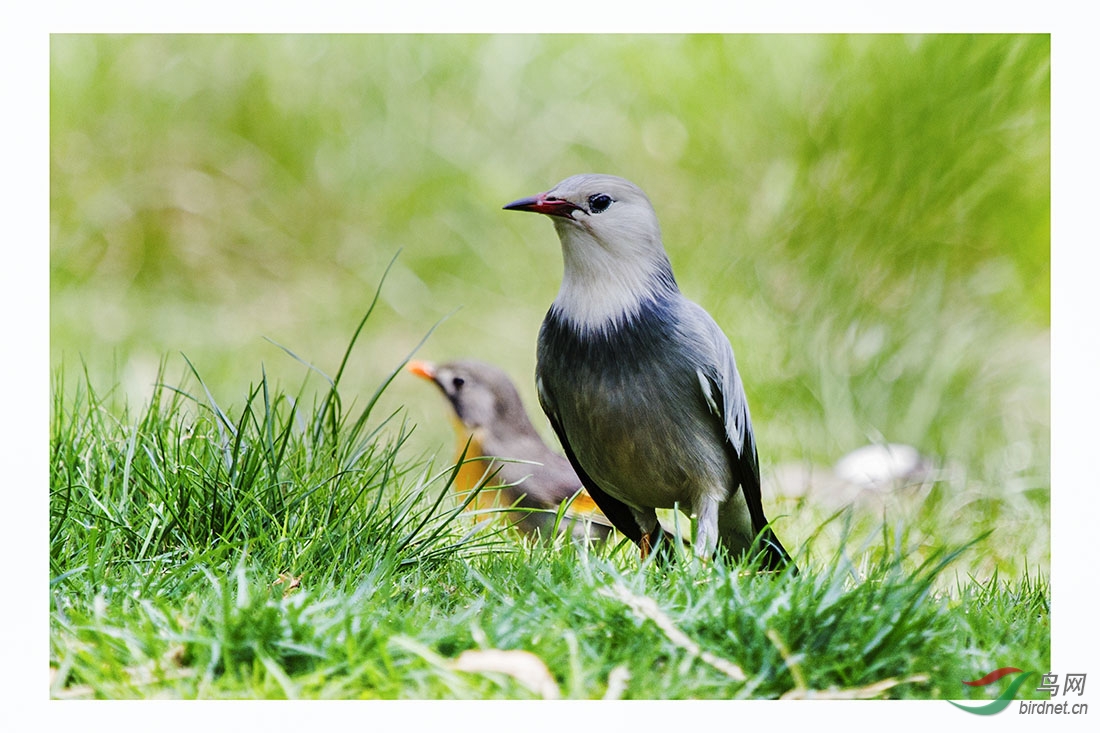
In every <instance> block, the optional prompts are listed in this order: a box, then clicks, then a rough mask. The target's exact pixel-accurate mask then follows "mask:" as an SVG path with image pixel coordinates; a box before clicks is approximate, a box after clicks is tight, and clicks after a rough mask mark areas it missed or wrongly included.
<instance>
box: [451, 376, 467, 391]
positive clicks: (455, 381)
mask: <svg viewBox="0 0 1100 733" xmlns="http://www.w3.org/2000/svg"><path fill="white" fill-rule="evenodd" d="M451 384H453V385H454V388H455V389H458V388H459V387H461V386H462V385H464V384H466V380H465V379H463V378H462V377H455V378H454V379H452V380H451Z"/></svg>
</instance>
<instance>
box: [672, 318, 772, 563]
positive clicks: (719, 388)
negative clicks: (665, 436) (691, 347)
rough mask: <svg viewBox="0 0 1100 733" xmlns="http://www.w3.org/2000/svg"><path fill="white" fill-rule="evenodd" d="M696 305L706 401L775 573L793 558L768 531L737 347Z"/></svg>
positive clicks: (702, 386)
mask: <svg viewBox="0 0 1100 733" xmlns="http://www.w3.org/2000/svg"><path fill="white" fill-rule="evenodd" d="M691 306H692V307H693V308H694V309H695V310H696V313H695V314H694V315H693V321H694V322H696V323H698V324H700V326H699V327H700V328H701V329H702V334H701V338H699V339H698V341H697V342H696V343H697V345H698V347H699V348H700V351H701V354H700V365H699V367H698V368H697V375H698V377H699V384H700V387H701V388H702V390H703V397H704V399H705V400H706V402H707V405H708V406H709V407H710V409H711V411H712V412H713V413H714V415H715V416H716V417H718V418H719V419H721V420H722V424H723V426H724V427H725V432H726V438H727V448H728V454H729V457H730V467H731V469H732V471H733V478H734V481H736V482H738V483H739V484H740V485H741V492H742V493H743V495H744V497H745V503H746V505H747V506H748V510H749V517H750V518H751V520H752V529H753V531H754V532H755V533H757V534H758V535H760V541H761V545H762V547H763V551H764V555H765V560H766V564H767V565H768V566H769V567H770V568H772V569H779V568H781V567H783V566H784V565H785V564H787V563H788V562H790V556H789V555H788V554H787V551H786V550H785V549H784V548H783V545H782V544H780V542H779V539H778V538H776V536H775V534H774V533H773V532H772V531H771V529H770V528H769V527H768V526H767V525H768V519H767V517H766V516H764V505H763V500H762V498H761V492H760V461H759V458H758V456H757V452H756V437H755V435H754V434H753V429H752V419H751V417H750V416H749V402H748V398H747V397H746V395H745V388H744V385H742V383H741V375H740V374H739V373H738V372H737V363H736V361H735V359H734V356H733V347H732V346H730V342H729V339H727V338H726V335H725V334H724V333H723V332H722V329H721V328H719V327H718V324H717V323H715V322H714V319H712V318H711V317H710V315H709V314H707V313H706V311H704V310H703V309H702V308H700V307H699V306H697V305H695V304H694V303H692V304H691Z"/></svg>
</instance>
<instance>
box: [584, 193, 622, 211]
mask: <svg viewBox="0 0 1100 733" xmlns="http://www.w3.org/2000/svg"><path fill="white" fill-rule="evenodd" d="M614 201H615V199H613V198H611V197H610V196H608V195H607V194H606V193H594V194H592V195H591V196H589V197H588V210H589V211H591V212H592V213H593V214H599V213H601V212H603V211H606V210H607V207H608V206H611V204H612V203H613V202H614Z"/></svg>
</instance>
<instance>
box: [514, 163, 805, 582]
mask: <svg viewBox="0 0 1100 733" xmlns="http://www.w3.org/2000/svg"><path fill="white" fill-rule="evenodd" d="M504 208H505V209H509V210H513V211H531V212H535V213H539V214H546V215H548V216H550V217H551V219H552V220H553V222H554V228H555V229H556V230H557V233H558V237H559V238H560V240H561V248H562V254H563V258H564V262H565V270H564V274H563V277H562V284H561V289H560V290H559V292H558V295H557V298H555V300H554V302H553V304H552V305H551V306H550V310H549V312H548V313H547V314H546V319H545V320H544V321H543V323H542V328H541V329H540V331H539V338H538V365H537V367H536V378H537V383H538V394H539V401H540V403H541V404H542V407H543V410H544V411H545V412H546V414H547V416H548V417H549V418H550V423H551V424H552V425H553V427H554V430H555V432H557V435H558V438H559V439H560V441H561V444H562V447H563V448H564V449H565V452H566V455H567V456H568V458H569V460H570V462H571V463H572V464H573V467H574V468H575V469H576V471H577V474H578V475H579V476H580V478H581V480H582V482H583V483H584V486H585V488H587V489H588V491H589V493H590V494H591V495H592V497H593V499H595V501H596V503H597V504H598V505H599V507H600V508H601V509H602V510H603V512H604V514H605V515H607V517H608V518H609V519H610V520H611V521H612V522H613V523H614V525H615V527H616V528H617V529H618V530H619V531H621V532H622V533H623V534H625V535H626V536H627V537H629V538H630V539H631V540H633V541H634V542H635V543H636V544H638V545H639V546H640V547H641V549H642V554H643V555H645V554H648V552H649V551H650V548H651V547H653V546H655V545H656V543H657V542H658V541H659V540H660V537H661V532H662V530H661V526H660V523H659V522H658V520H657V514H656V512H655V511H654V510H655V509H656V508H672V507H674V506H676V505H679V506H680V507H681V508H682V509H684V510H686V511H689V512H690V513H691V514H692V515H693V516H694V517H695V518H696V531H695V537H694V544H695V551H696V553H697V554H699V555H700V556H703V557H710V556H711V555H712V554H713V553H714V552H715V550H716V549H717V548H718V547H721V548H722V549H723V550H724V551H726V552H727V553H729V554H730V555H733V556H735V557H736V556H741V555H743V554H746V553H747V554H751V555H753V556H756V555H759V557H760V562H761V565H762V566H763V567H765V568H767V569H772V570H778V569H781V568H783V567H785V566H786V565H787V564H789V563H790V556H789V555H788V554H787V551H786V550H785V549H784V548H783V545H782V544H780V542H779V540H778V538H776V536H775V534H774V533H773V532H772V530H771V528H770V527H768V520H767V518H766V517H765V516H764V509H763V505H762V503H761V496H760V468H759V463H758V459H757V452H756V440H755V438H754V436H753V430H752V422H751V421H750V419H749V406H748V402H747V400H746V397H745V390H744V388H743V387H742V384H741V377H740V375H739V374H738V373H737V365H736V363H735V362H734V357H733V349H732V347H731V346H730V343H729V339H727V338H726V336H725V334H724V333H723V332H722V330H721V329H720V328H719V327H718V325H717V324H716V323H715V322H714V319H713V318H711V317H710V315H709V314H708V313H707V312H706V311H705V310H703V309H702V308H700V307H699V306H698V305H696V304H695V303H693V302H691V301H690V300H688V299H687V298H685V297H684V296H683V295H682V294H681V293H680V290H679V288H678V286H677V284H676V279H675V278H674V277H673V274H672V266H671V264H670V263H669V259H668V255H667V254H666V253H665V249H664V245H663V244H662V242H661V231H660V227H659V226H658V224H657V216H656V214H655V213H654V211H653V207H652V205H651V204H650V202H649V199H648V198H647V197H646V195H645V193H643V192H642V190H641V189H640V188H638V187H637V186H635V185H634V184H633V183H631V182H630V181H627V180H625V179H622V178H618V177H615V176H609V175H596V174H586V175H579V176H573V177H571V178H567V179H565V180H564V181H562V182H561V183H559V184H558V185H557V186H555V187H554V188H552V189H551V190H549V191H547V192H546V193H541V194H538V195H536V196H532V197H529V198H524V199H520V200H518V201H513V202H512V203H510V204H508V205H507V206H505V207H504Z"/></svg>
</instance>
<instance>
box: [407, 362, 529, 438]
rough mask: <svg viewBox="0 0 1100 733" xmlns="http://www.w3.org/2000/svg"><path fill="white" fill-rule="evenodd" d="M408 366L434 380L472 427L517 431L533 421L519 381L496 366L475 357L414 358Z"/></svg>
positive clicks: (414, 372)
mask: <svg viewBox="0 0 1100 733" xmlns="http://www.w3.org/2000/svg"><path fill="white" fill-rule="evenodd" d="M406 369H408V370H409V371H410V372H412V373H413V374H415V375H416V376H418V377H423V378H424V379H428V380H431V381H432V382H434V383H435V385H436V386H437V387H439V389H440V390H442V391H443V394H444V396H445V397H446V398H447V399H448V400H449V401H450V403H451V406H452V407H453V408H454V411H455V415H457V416H458V419H459V420H460V421H461V422H462V424H463V425H465V426H466V428H467V429H469V430H477V429H479V428H491V427H494V426H499V427H502V428H505V429H508V430H510V431H517V430H522V429H523V428H524V426H526V425H529V424H530V421H529V420H528V419H527V414H526V413H525V412H524V410H523V402H522V401H521V400H520V396H519V392H517V391H516V387H515V385H514V384H512V381H511V380H510V379H509V378H508V375H507V374H505V373H504V372H503V371H501V370H500V369H498V368H496V367H495V366H492V365H490V364H485V363H483V362H479V361H471V360H463V361H452V362H448V363H447V364H440V365H438V366H436V365H435V364H431V363H429V362H424V361H411V362H409V363H408V365H407V366H406Z"/></svg>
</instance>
